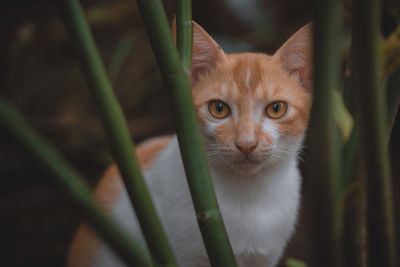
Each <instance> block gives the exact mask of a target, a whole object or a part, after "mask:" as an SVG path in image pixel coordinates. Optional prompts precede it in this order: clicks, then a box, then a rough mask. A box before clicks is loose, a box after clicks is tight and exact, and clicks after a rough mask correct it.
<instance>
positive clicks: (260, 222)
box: [94, 138, 300, 267]
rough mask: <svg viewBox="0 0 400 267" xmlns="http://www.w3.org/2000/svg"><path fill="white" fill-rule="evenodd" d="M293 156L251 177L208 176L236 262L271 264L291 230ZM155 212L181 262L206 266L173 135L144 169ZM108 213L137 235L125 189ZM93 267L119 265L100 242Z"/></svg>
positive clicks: (296, 178) (295, 201)
mask: <svg viewBox="0 0 400 267" xmlns="http://www.w3.org/2000/svg"><path fill="white" fill-rule="evenodd" d="M296 164H297V163H296V157H295V156H294V157H293V158H291V159H287V160H286V161H285V162H283V163H281V164H280V165H279V166H275V167H273V168H271V169H269V170H264V171H263V172H262V173H260V174H258V175H257V176H256V177H227V175H224V174H222V173H220V172H217V171H213V170H212V177H213V182H214V187H215V191H216V194H217V198H218V202H219V205H220V209H221V212H222V215H223V218H224V221H225V226H226V228H227V231H228V235H229V239H230V241H231V243H232V247H233V250H234V253H235V255H236V256H237V259H238V263H239V265H241V266H268V267H270V266H274V265H275V264H276V262H277V261H278V260H279V257H280V256H281V254H282V251H283V249H284V247H285V245H286V243H287V240H288V239H289V237H290V236H291V234H292V233H293V230H294V227H295V223H296V218H297V210H298V205H299V195H300V192H299V190H300V175H299V171H298V169H297V166H296ZM145 176H146V181H147V184H148V186H149V189H150V191H151V194H152V196H153V200H154V202H155V205H156V208H157V211H158V213H159V215H160V218H161V220H162V223H163V226H164V228H165V230H166V232H167V235H168V238H169V240H170V242H171V245H172V247H173V249H174V252H175V255H176V257H177V258H178V261H179V264H180V266H207V265H208V262H207V257H206V251H205V248H204V245H203V244H202V240H201V235H200V231H199V228H198V225H197V222H196V219H195V212H194V209H193V204H192V201H191V198H190V194H189V188H188V186H187V183H186V178H185V174H184V169H183V166H182V162H181V157H180V153H179V148H178V144H177V140H176V138H175V139H174V140H173V141H172V142H171V143H170V144H169V145H168V146H167V147H166V149H165V150H164V151H162V152H161V154H160V156H159V158H158V159H157V160H156V162H155V163H154V165H153V167H152V169H151V170H150V171H148V172H147V173H145ZM113 216H114V217H115V219H116V220H118V221H119V223H121V224H122V225H123V227H124V228H126V230H127V231H128V232H130V234H132V235H133V236H134V237H135V239H137V240H139V241H141V242H142V243H143V245H145V243H144V239H143V237H142V235H141V233H140V229H139V226H138V223H137V221H136V218H135V215H134V214H133V209H132V207H131V205H130V203H129V199H128V196H127V193H126V192H125V191H123V193H122V194H121V197H120V199H119V201H118V202H117V204H116V205H115V207H114V209H113ZM94 266H123V264H122V263H121V262H120V261H119V260H118V259H117V258H116V257H115V255H114V254H113V253H112V251H111V250H110V249H108V248H107V247H106V246H104V247H103V248H102V249H101V250H100V251H99V254H98V257H97V262H96V263H95V265H94Z"/></svg>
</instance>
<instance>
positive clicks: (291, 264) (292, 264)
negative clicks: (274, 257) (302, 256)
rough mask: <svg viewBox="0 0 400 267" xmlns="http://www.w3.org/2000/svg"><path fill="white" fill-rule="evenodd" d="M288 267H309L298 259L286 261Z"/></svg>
mask: <svg viewBox="0 0 400 267" xmlns="http://www.w3.org/2000/svg"><path fill="white" fill-rule="evenodd" d="M285 264H286V266H287V267H307V264H306V263H305V262H304V261H300V260H297V259H292V258H290V259H287V260H286V261H285Z"/></svg>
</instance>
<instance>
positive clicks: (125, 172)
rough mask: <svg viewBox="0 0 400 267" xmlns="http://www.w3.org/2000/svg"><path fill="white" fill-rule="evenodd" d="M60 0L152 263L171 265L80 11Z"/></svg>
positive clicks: (74, 1) (71, 2) (120, 115)
mask: <svg viewBox="0 0 400 267" xmlns="http://www.w3.org/2000/svg"><path fill="white" fill-rule="evenodd" d="M61 3H62V4H63V5H62V7H63V9H62V11H63V12H64V13H65V21H66V23H67V26H68V27H69V30H70V32H71V34H72V37H73V39H74V40H75V41H76V44H77V48H78V50H79V52H80V58H81V61H82V67H83V70H84V72H85V74H86V78H87V81H88V84H89V90H90V91H91V93H92V95H93V97H94V100H95V103H96V105H97V108H98V110H99V113H100V117H101V119H102V123H103V127H104V129H105V131H106V134H107V136H108V139H109V142H110V145H111V149H112V152H113V155H114V157H115V160H116V162H117V164H118V167H119V170H120V172H121V175H122V178H123V181H124V183H125V187H126V190H127V192H128V195H129V197H130V199H131V202H132V205H133V207H134V208H135V211H136V215H137V218H138V220H139V223H140V226H141V229H142V232H143V235H144V237H145V239H146V242H147V246H148V248H149V250H150V254H151V256H152V259H153V261H155V262H154V263H155V265H159V266H175V265H176V261H175V257H174V255H173V252H172V249H171V248H170V246H169V243H168V240H167V236H166V234H165V232H164V230H163V228H162V225H161V222H160V219H159V217H158V215H157V213H156V209H155V207H154V204H153V202H152V199H151V196H150V193H149V191H148V189H147V187H146V184H145V182H144V179H143V176H142V173H141V171H140V168H139V164H138V162H137V160H136V158H135V155H134V146H133V144H132V141H131V137H130V133H129V131H128V128H127V125H126V122H125V119H124V115H123V112H122V110H121V107H120V106H119V103H118V101H117V98H116V97H115V95H114V93H113V90H112V87H111V85H110V82H109V80H108V78H107V75H106V72H105V70H104V67H103V64H102V62H101V58H100V55H99V53H98V50H97V48H96V45H95V42H94V40H93V37H92V35H91V32H90V29H89V26H88V24H87V23H86V21H85V17H84V14H83V10H82V8H81V6H80V5H79V2H78V0H62V1H61ZM132 223H133V222H132Z"/></svg>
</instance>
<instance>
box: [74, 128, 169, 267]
mask: <svg viewBox="0 0 400 267" xmlns="http://www.w3.org/2000/svg"><path fill="white" fill-rule="evenodd" d="M171 140H172V136H163V137H158V138H152V139H149V140H147V141H145V142H143V143H141V144H139V145H138V146H137V148H136V155H137V159H138V161H139V164H140V166H141V169H142V171H146V170H148V169H150V167H151V164H152V163H153V162H154V160H155V159H156V158H157V156H158V155H159V153H160V152H161V151H162V150H163V149H164V148H165V147H166V146H167V145H168V143H169V142H171ZM122 189H123V182H122V179H121V176H120V173H119V170H118V168H117V166H116V165H115V164H114V165H112V166H110V167H109V168H108V169H107V170H106V171H105V172H104V174H103V176H102V178H100V181H99V183H98V184H97V186H96V188H95V191H94V193H93V198H94V200H95V202H96V203H97V204H98V205H99V206H100V207H101V208H102V209H103V211H105V212H106V213H110V212H111V210H112V208H113V207H114V205H115V203H116V202H117V201H118V199H119V196H120V195H121V191H122ZM101 246H102V243H101V239H100V238H99V237H98V236H97V234H95V232H94V231H93V230H92V229H91V228H90V227H88V226H87V225H86V224H82V225H80V226H79V229H78V232H77V233H76V235H75V237H74V239H73V241H72V245H71V247H70V250H69V254H68V266H70V267H81V266H82V267H84V266H89V265H90V264H91V263H92V262H93V259H94V257H95V255H96V251H98V250H99V249H100V248H101Z"/></svg>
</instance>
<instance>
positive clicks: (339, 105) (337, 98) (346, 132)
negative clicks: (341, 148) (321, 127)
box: [332, 90, 354, 142]
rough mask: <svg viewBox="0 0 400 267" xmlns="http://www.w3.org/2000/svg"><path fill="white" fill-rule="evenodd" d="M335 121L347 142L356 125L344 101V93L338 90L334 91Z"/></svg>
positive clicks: (344, 140)
mask: <svg viewBox="0 0 400 267" xmlns="http://www.w3.org/2000/svg"><path fill="white" fill-rule="evenodd" d="M332 98H333V99H332V101H333V121H334V122H335V124H336V126H337V127H338V128H339V131H340V135H341V136H342V140H343V142H347V141H348V140H349V138H350V135H351V132H352V131H353V127H354V120H353V117H352V116H351V114H350V112H349V111H348V109H347V107H346V106H345V104H344V102H343V97H342V95H341V94H340V93H339V92H338V91H337V90H334V91H333V95H332Z"/></svg>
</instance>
